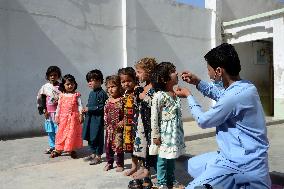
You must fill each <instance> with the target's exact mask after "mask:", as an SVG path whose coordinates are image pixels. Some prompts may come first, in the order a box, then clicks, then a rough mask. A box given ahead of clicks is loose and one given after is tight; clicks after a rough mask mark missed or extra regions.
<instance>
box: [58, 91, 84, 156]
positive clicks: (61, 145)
mask: <svg viewBox="0 0 284 189" xmlns="http://www.w3.org/2000/svg"><path fill="white" fill-rule="evenodd" d="M80 103H81V100H80V93H74V94H70V93H68V94H66V93H63V94H60V95H59V102H58V107H57V110H56V118H57V120H58V122H59V127H58V131H57V134H56V139H55V148H56V150H64V151H66V152H70V151H74V150H76V149H78V148H81V147H82V146H83V141H82V125H81V123H80V121H79V116H80V109H81V104H80Z"/></svg>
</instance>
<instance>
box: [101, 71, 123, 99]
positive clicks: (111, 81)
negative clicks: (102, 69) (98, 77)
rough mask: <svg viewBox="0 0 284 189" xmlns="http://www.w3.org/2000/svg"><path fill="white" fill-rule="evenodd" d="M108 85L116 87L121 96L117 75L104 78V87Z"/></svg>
mask: <svg viewBox="0 0 284 189" xmlns="http://www.w3.org/2000/svg"><path fill="white" fill-rule="evenodd" d="M108 84H114V85H115V86H117V88H118V91H119V94H120V95H122V94H123V89H122V86H121V83H120V77H119V76H118V75H110V76H107V77H106V80H105V86H106V87H107V85H108Z"/></svg>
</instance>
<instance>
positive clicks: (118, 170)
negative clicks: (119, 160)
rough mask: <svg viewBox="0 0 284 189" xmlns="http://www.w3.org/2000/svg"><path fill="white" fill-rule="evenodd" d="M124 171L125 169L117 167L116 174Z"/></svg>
mask: <svg viewBox="0 0 284 189" xmlns="http://www.w3.org/2000/svg"><path fill="white" fill-rule="evenodd" d="M123 170H124V168H123V167H121V166H117V167H116V170H115V171H116V172H122V171H123Z"/></svg>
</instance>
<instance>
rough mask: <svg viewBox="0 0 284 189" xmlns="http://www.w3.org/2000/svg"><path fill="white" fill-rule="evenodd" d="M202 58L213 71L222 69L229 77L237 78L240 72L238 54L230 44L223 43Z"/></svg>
mask: <svg viewBox="0 0 284 189" xmlns="http://www.w3.org/2000/svg"><path fill="white" fill-rule="evenodd" d="M204 58H205V60H206V61H207V63H208V64H209V65H210V66H211V67H212V68H213V69H214V70H215V69H216V68H218V67H220V68H224V69H225V70H226V72H227V73H228V74H229V75H230V76H237V75H239V73H240V71H241V64H240V59H239V56H238V53H237V52H236V50H235V48H234V46H233V45H231V44H228V43H223V44H221V45H219V46H217V47H215V48H214V49H211V50H210V51H209V52H208V53H207V54H206V55H205V56H204Z"/></svg>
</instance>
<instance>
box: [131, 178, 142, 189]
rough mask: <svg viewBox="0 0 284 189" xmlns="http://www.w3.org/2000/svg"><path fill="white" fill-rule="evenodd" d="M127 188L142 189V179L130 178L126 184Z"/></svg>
mask: <svg viewBox="0 0 284 189" xmlns="http://www.w3.org/2000/svg"><path fill="white" fill-rule="evenodd" d="M128 188H129V189H143V185H142V180H140V179H134V180H131V181H130V182H129V184H128Z"/></svg>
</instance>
